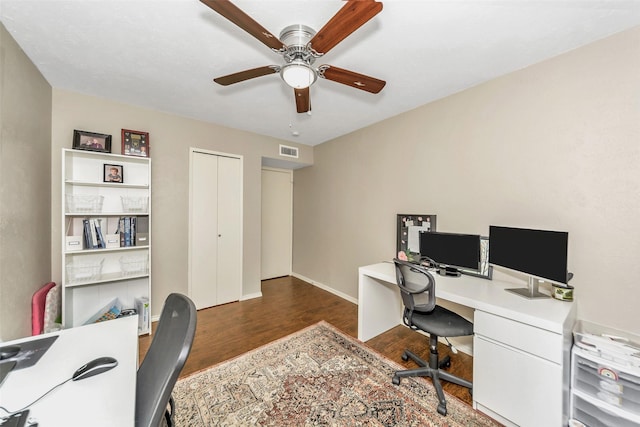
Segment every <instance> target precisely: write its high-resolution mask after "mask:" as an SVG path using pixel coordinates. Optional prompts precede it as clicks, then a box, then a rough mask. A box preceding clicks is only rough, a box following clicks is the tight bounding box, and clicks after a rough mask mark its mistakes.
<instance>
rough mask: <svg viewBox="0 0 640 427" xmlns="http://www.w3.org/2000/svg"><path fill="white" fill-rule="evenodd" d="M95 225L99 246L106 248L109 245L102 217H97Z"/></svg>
mask: <svg viewBox="0 0 640 427" xmlns="http://www.w3.org/2000/svg"><path fill="white" fill-rule="evenodd" d="M94 226H95V229H96V237H97V238H98V247H99V248H103V249H104V248H106V247H107V242H105V240H104V235H103V234H102V219H96V220H95V222H94Z"/></svg>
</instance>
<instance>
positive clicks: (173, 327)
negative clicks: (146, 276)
mask: <svg viewBox="0 0 640 427" xmlns="http://www.w3.org/2000/svg"><path fill="white" fill-rule="evenodd" d="M196 316H197V313H196V306H195V305H194V304H193V301H191V300H190V299H189V298H188V297H186V296H184V295H181V294H176V293H174V294H171V295H169V296H168V297H167V299H166V300H165V302H164V307H163V308H162V313H161V314H160V321H159V323H158V328H157V329H156V332H155V335H154V337H153V340H152V341H151V346H150V347H149V351H148V352H147V354H146V355H145V357H144V360H143V361H142V363H141V364H140V367H139V368H138V375H137V384H136V420H135V425H136V427H158V426H159V425H160V422H161V421H162V420H163V417H164V419H165V421H166V423H167V425H168V426H173V425H174V423H173V415H174V410H175V406H174V402H173V398H172V397H171V392H172V391H173V387H174V386H175V384H176V381H177V380H178V375H180V371H182V367H183V366H184V364H185V362H186V360H187V356H189V352H190V351H191V344H192V343H193V337H194V335H195V332H196ZM169 408H170V409H169Z"/></svg>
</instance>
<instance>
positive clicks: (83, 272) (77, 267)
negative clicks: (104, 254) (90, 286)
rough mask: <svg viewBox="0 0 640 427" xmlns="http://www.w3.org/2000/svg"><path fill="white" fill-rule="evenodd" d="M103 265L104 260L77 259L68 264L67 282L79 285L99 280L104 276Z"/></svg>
mask: <svg viewBox="0 0 640 427" xmlns="http://www.w3.org/2000/svg"><path fill="white" fill-rule="evenodd" d="M102 264H104V258H102V259H100V260H95V259H75V260H73V261H71V262H69V263H67V265H66V272H67V282H69V283H77V282H85V281H92V280H97V279H99V278H100V275H101V274H102Z"/></svg>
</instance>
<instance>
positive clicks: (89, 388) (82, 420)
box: [0, 316, 138, 427]
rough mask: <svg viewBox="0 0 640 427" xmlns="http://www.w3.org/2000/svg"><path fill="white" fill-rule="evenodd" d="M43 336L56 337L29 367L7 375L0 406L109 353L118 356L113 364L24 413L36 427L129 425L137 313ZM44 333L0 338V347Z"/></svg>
mask: <svg viewBox="0 0 640 427" xmlns="http://www.w3.org/2000/svg"><path fill="white" fill-rule="evenodd" d="M47 335H59V337H58V339H57V340H56V341H55V342H54V343H53V345H52V346H51V347H50V348H49V350H48V351H47V352H46V353H45V354H44V355H43V356H42V358H41V359H40V360H39V361H38V362H37V363H36V364H35V365H34V366H32V367H27V368H24V369H19V370H16V371H12V372H11V373H9V376H8V377H7V378H6V379H5V381H4V383H3V384H2V387H1V388H0V406H4V407H5V408H7V409H8V410H10V411H15V410H18V409H20V408H22V407H23V406H25V405H27V404H29V403H31V402H32V401H33V400H35V399H36V398H38V397H39V396H41V395H42V394H43V393H45V392H46V391H47V390H49V389H50V388H51V387H53V386H55V385H56V384H58V383H61V382H63V381H64V380H66V379H68V378H70V377H71V376H72V375H73V373H74V372H75V370H76V369H78V368H79V367H80V366H82V365H83V364H85V363H86V362H88V361H90V360H93V359H95V358H98V357H101V356H111V357H114V358H116V359H117V360H118V366H116V367H115V368H113V369H111V370H110V371H107V372H104V373H102V374H99V375H96V376H93V377H90V378H85V379H83V380H80V381H69V382H67V383H66V384H64V385H62V386H60V387H58V388H57V389H56V390H54V391H52V392H51V393H50V394H49V395H47V396H46V397H44V398H43V399H42V400H40V401H39V402H37V403H35V404H34V405H33V406H32V407H31V408H30V409H31V412H30V413H29V416H30V418H32V419H33V420H34V421H37V422H38V423H39V425H40V426H42V427H49V426H53V427H61V426H64V427H75V426H78V427H80V426H82V427H86V426H92V427H99V426H119V427H125V426H133V424H134V417H135V401H136V371H137V369H138V318H137V316H130V317H125V318H121V319H116V320H110V321H107V322H102V323H96V324H93V325H87V326H80V327H77V328H72V329H64V330H62V331H60V332H54V333H52V334H47ZM44 336H45V335H39V336H35V337H29V338H24V339H20V340H15V341H11V342H3V343H0V346H6V345H11V344H20V343H22V342H25V341H29V340H33V339H38V338H42V337H44Z"/></svg>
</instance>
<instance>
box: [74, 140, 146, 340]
mask: <svg viewBox="0 0 640 427" xmlns="http://www.w3.org/2000/svg"><path fill="white" fill-rule="evenodd" d="M105 165H117V166H121V167H122V176H123V182H121V183H114V182H105V181H104V176H105V172H104V171H105ZM123 197H124V198H125V199H124V201H123ZM132 201H133V202H134V203H133V205H134V206H133V207H131V206H128V208H127V207H125V204H127V205H130V204H131V202H132ZM122 218H129V221H128V222H129V224H135V225H136V226H137V229H136V233H135V234H133V233H131V234H130V237H129V239H128V242H127V243H128V245H127V246H123V245H124V244H125V242H124V241H122V242H121V233H119V232H118V230H119V228H120V227H121V221H124V220H122ZM131 218H134V219H131ZM85 220H88V221H93V224H95V225H97V226H98V227H99V228H100V230H101V232H102V237H103V239H102V241H103V242H104V243H105V245H104V246H107V247H101V246H103V245H99V246H100V247H98V248H94V247H92V246H93V245H91V246H89V245H88V244H87V242H86V241H85V238H84V233H85ZM129 227H131V225H130V226H129ZM89 230H93V231H95V230H96V227H95V226H93V225H91V224H90V225H89ZM90 234H91V233H90ZM91 243H95V240H94V241H92V242H91ZM150 243H151V159H149V158H146V157H134V156H122V155H118V154H108V153H101V152H94V151H85V150H73V149H63V150H62V324H63V326H64V327H65V328H71V327H75V326H81V325H84V324H85V323H86V322H87V321H89V320H90V319H92V318H93V317H94V316H95V315H96V314H99V313H100V312H102V310H103V309H104V308H109V307H111V306H112V305H114V304H113V303H114V302H116V305H117V306H119V308H122V309H129V308H136V304H135V303H136V299H139V298H146V299H147V301H148V302H149V305H148V310H147V319H148V318H149V316H150V312H151V305H150V302H151V244H150ZM121 245H122V246H121ZM140 314H141V313H140ZM148 324H149V325H150V322H148ZM139 332H140V334H148V333H150V332H151V331H150V330H149V328H148V327H142V328H140V330H139Z"/></svg>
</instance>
